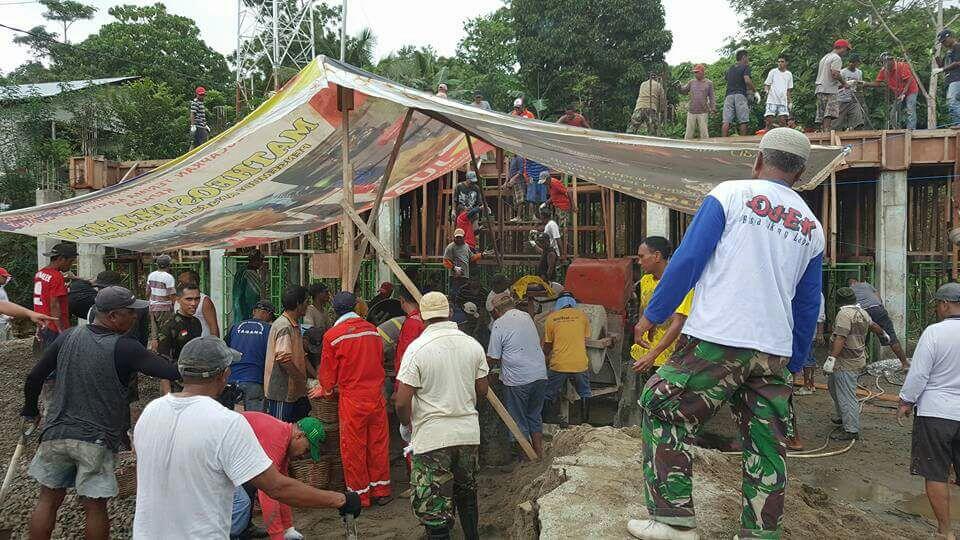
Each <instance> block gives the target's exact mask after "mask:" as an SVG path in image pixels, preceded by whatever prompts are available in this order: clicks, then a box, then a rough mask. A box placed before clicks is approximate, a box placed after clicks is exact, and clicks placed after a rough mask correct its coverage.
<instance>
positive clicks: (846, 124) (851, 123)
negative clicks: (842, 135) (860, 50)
mask: <svg viewBox="0 0 960 540" xmlns="http://www.w3.org/2000/svg"><path fill="white" fill-rule="evenodd" d="M847 62H848V63H847V67H845V68H843V69H841V70H840V76H841V77H843V80H845V81H847V86H848V87H847V88H841V89H840V92H839V93H838V94H837V101H838V102H839V104H840V110H839V116H837V121H836V123H835V124H834V129H845V130H848V131H849V130H851V129H853V130H857V129H861V128H862V127H863V117H864V111H863V103H862V102H861V101H860V96H859V94H857V85H859V84H862V83H863V71H861V70H860V55H859V54H857V53H852V54H850V58H849V59H848V60H847Z"/></svg>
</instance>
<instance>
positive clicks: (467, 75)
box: [450, 7, 524, 111]
mask: <svg viewBox="0 0 960 540" xmlns="http://www.w3.org/2000/svg"><path fill="white" fill-rule="evenodd" d="M464 31H465V32H466V37H464V38H463V39H462V40H461V41H460V43H459V44H458V45H457V54H456V59H455V60H454V61H453V62H451V72H452V74H453V75H455V77H456V78H457V79H459V81H460V83H461V86H462V87H461V88H451V89H450V90H451V94H452V95H453V96H454V97H457V98H459V99H465V100H466V99H472V97H473V96H472V95H469V96H468V94H473V93H474V92H480V93H481V94H483V95H484V97H485V98H486V99H487V101H489V102H490V105H491V106H492V107H493V108H494V109H495V110H499V111H507V110H510V107H511V104H512V102H513V100H514V98H516V97H517V96H520V95H523V94H524V90H523V87H522V86H521V84H520V79H519V76H518V73H517V68H518V63H517V62H518V61H517V38H516V33H515V32H514V21H513V12H512V11H511V9H510V7H502V8H500V9H498V10H496V11H494V12H493V13H491V14H489V15H486V16H482V17H476V18H473V19H469V20H468V21H467V22H466V24H465V25H464Z"/></svg>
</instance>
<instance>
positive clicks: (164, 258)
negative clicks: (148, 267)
mask: <svg viewBox="0 0 960 540" xmlns="http://www.w3.org/2000/svg"><path fill="white" fill-rule="evenodd" d="M154 262H156V263H157V266H159V267H160V268H166V267H168V266H170V264H172V263H173V257H171V256H169V255H167V254H166V253H164V254H163V255H160V256H159V257H157V260H156V261H154Z"/></svg>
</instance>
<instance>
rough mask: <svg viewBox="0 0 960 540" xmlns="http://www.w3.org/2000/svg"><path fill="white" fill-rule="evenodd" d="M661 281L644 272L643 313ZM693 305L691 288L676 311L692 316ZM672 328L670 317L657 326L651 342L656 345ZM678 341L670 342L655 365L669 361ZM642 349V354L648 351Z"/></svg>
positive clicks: (641, 281)
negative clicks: (691, 308)
mask: <svg viewBox="0 0 960 540" xmlns="http://www.w3.org/2000/svg"><path fill="white" fill-rule="evenodd" d="M658 283H660V280H658V279H657V278H655V277H653V274H644V275H643V277H642V278H640V313H643V310H645V309H647V305H648V304H650V299H651V298H653V291H655V290H657V284H658ZM692 305H693V289H690V292H688V293H687V296H685V297H684V298H683V302H680V305H679V306H677V309H676V310H675V311H674V312H675V313H679V314H680V315H683V316H684V317H689V316H690V307H691V306H692ZM668 328H670V322H669V319H668V320H667V321H666V322H664V323H663V324H661V325H659V326H657V328H656V330H654V333H653V341H652V342H651V343H650V344H651V345H653V346H654V347H656V345H657V343H660V340H661V339H663V335H664V334H666V333H667V329H668ZM676 345H677V342H676V341H674V342H673V343H671V344H670V346H669V347H667V348H666V349H664V350H663V352H662V353H660V356H658V357H657V359H656V360H654V361H653V365H655V366H662V365H663V364H665V363H667V360H669V359H670V355H672V354H673V349H674V348H675V347H676ZM638 349H640V351H641V353H640V354H641V355H642V354H643V353H644V352H646V349H643V348H640V347H638Z"/></svg>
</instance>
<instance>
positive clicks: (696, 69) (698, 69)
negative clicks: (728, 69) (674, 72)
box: [693, 64, 707, 73]
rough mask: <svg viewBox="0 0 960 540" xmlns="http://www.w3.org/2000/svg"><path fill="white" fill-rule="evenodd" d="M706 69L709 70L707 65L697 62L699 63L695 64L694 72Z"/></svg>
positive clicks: (701, 71)
mask: <svg viewBox="0 0 960 540" xmlns="http://www.w3.org/2000/svg"><path fill="white" fill-rule="evenodd" d="M706 70H707V68H706V66H704V65H703V64H697V65H695V66H693V72H694V73H703V72H704V71H706Z"/></svg>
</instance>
